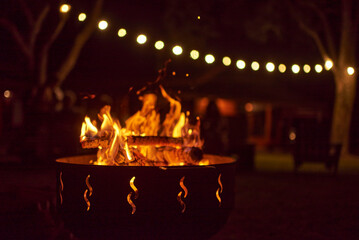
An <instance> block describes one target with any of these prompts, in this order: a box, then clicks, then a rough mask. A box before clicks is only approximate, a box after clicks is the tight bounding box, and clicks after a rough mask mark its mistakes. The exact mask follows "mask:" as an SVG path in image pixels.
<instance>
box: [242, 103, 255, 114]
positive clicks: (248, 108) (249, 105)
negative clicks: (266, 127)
mask: <svg viewBox="0 0 359 240" xmlns="http://www.w3.org/2000/svg"><path fill="white" fill-rule="evenodd" d="M244 109H245V110H246V112H253V109H254V107H253V104H252V103H246V104H245V105H244Z"/></svg>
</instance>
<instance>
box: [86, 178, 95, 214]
mask: <svg viewBox="0 0 359 240" xmlns="http://www.w3.org/2000/svg"><path fill="white" fill-rule="evenodd" d="M89 179H90V175H88V176H87V177H86V180H85V182H86V186H87V188H88V189H86V190H85V192H84V199H85V202H86V205H87V211H90V206H91V203H90V201H89V200H88V198H87V193H89V197H91V195H92V190H93V189H92V186H91V185H90V182H89Z"/></svg>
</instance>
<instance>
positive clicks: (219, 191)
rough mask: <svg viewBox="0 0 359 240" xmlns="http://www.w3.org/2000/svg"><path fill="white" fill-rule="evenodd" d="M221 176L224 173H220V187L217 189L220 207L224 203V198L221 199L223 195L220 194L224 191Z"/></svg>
mask: <svg viewBox="0 0 359 240" xmlns="http://www.w3.org/2000/svg"><path fill="white" fill-rule="evenodd" d="M221 176H222V173H220V174H219V175H218V184H219V188H218V189H217V191H216V196H217V199H218V202H219V207H220V206H221V205H222V199H221V197H220V196H219V194H220V193H222V192H223V185H222V182H221Z"/></svg>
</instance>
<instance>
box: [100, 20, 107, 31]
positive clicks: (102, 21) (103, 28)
mask: <svg viewBox="0 0 359 240" xmlns="http://www.w3.org/2000/svg"><path fill="white" fill-rule="evenodd" d="M107 27H108V22H107V21H106V20H101V21H100V22H99V23H98V28H99V29H100V30H105V29H106V28H107Z"/></svg>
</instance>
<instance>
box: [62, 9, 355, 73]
mask: <svg viewBox="0 0 359 240" xmlns="http://www.w3.org/2000/svg"><path fill="white" fill-rule="evenodd" d="M70 10H71V5H69V4H62V5H61V6H60V8H59V11H60V12H61V13H67V12H69V11H70ZM86 18H87V16H86V13H80V14H79V15H78V21H80V22H83V21H85V20H86ZM197 19H198V20H200V19H201V16H197ZM98 28H99V29H100V30H105V29H107V28H108V22H107V21H105V20H102V21H100V22H99V23H98ZM117 35H118V36H119V37H124V36H126V35H127V31H126V29H124V28H121V29H119V30H118V32H117ZM137 42H138V43H139V44H144V43H146V42H147V37H146V35H144V34H140V35H138V37H137ZM164 45H165V44H164V42H163V41H157V42H156V43H155V48H156V49H158V50H161V49H163V48H164ZM172 51H173V53H174V54H175V55H180V54H182V52H183V49H182V47H180V46H175V47H174V48H173V49H172ZM190 57H191V58H192V59H193V60H197V59H198V58H199V52H198V51H197V50H192V51H191V52H190ZM205 61H206V63H208V64H212V63H214V62H215V57H214V56H213V55H212V54H207V55H206V56H205ZM222 63H223V64H224V65H225V66H230V65H231V63H232V60H231V59H230V58H229V57H227V56H225V57H223V59H222ZM333 65H334V63H333V61H332V60H331V59H328V60H326V61H325V63H324V68H325V69H326V70H327V71H329V70H330V69H332V68H333ZM245 66H246V63H245V61H243V60H238V61H237V62H236V67H237V68H238V69H244V68H245ZM251 68H252V69H253V71H257V70H259V68H260V65H259V63H258V62H256V61H253V62H252V64H251ZM266 69H267V71H268V72H273V71H274V70H275V65H274V64H273V63H272V62H268V63H267V64H266ZM291 69H292V72H293V73H295V74H297V73H299V72H300V67H299V65H297V64H294V65H292V68H291ZM278 70H279V72H281V73H284V72H285V71H286V66H285V65H284V64H279V65H278ZM314 70H315V71H316V72H317V73H320V72H322V71H323V66H322V65H320V64H316V65H315V66H314ZM303 71H304V72H305V73H309V72H310V71H311V67H310V66H309V65H308V64H305V65H304V66H303ZM347 73H348V74H349V75H353V74H354V73H355V69H354V68H353V67H348V68H347Z"/></svg>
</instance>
